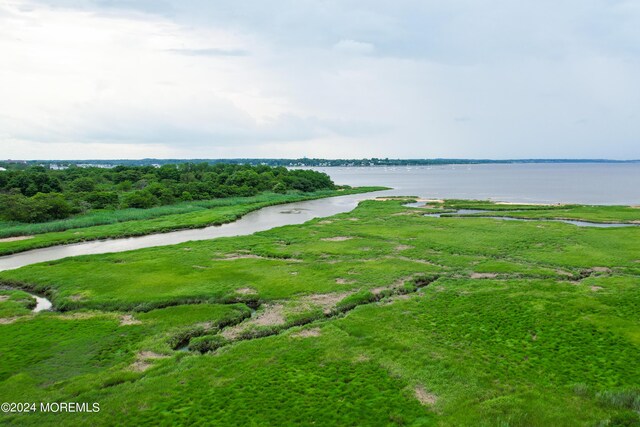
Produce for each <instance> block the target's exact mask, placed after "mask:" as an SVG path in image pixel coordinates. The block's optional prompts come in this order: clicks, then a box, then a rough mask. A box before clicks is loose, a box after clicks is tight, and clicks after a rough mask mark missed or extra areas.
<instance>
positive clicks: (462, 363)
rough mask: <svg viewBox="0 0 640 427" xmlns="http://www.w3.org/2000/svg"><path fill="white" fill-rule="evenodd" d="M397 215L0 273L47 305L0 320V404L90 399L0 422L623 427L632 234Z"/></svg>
mask: <svg viewBox="0 0 640 427" xmlns="http://www.w3.org/2000/svg"><path fill="white" fill-rule="evenodd" d="M402 204H403V202H402V201H399V200H389V201H365V202H362V203H361V204H360V205H359V207H358V208H357V209H355V210H354V211H352V212H349V213H345V214H340V215H336V216H334V217H331V218H319V219H316V220H313V221H310V222H308V223H306V224H304V225H300V226H287V227H281V228H278V229H274V230H269V231H265V232H260V233H256V234H255V235H251V236H242V237H233V238H221V239H215V240H211V241H199V242H189V243H185V244H181V245H176V246H171V247H159V248H149V249H144V250H139V251H132V252H126V253H119V254H107V255H100V256H83V257H77V258H71V259H66V260H60V261H54V262H49V263H43V264H39V265H33V266H29V267H23V268H20V269H17V270H11V271H6V272H2V273H0V281H2V282H3V283H5V284H11V285H14V286H21V287H24V288H25V289H35V290H38V291H40V292H44V293H46V294H47V295H48V296H49V297H50V298H51V299H52V300H53V302H54V305H55V306H56V307H58V308H59V309H61V310H63V311H60V312H49V313H40V314H37V315H36V314H31V313H25V312H22V313H18V314H14V315H13V316H12V318H11V320H10V321H5V322H4V323H3V324H0V354H1V355H2V357H3V364H2V368H1V369H0V395H2V396H3V397H4V398H5V400H8V401H11V400H14V401H45V402H47V401H74V402H99V403H100V407H101V410H100V412H99V413H93V414H78V413H75V414H46V413H38V414H31V415H23V414H9V415H5V416H4V417H5V418H4V419H3V421H6V422H7V423H9V424H19V425H36V424H37V425H60V423H63V424H73V425H92V426H95V425H112V424H120V425H143V424H198V423H201V424H203V423H206V424H209V425H247V424H252V423H253V424H258V425H284V424H297V425H314V424H315V425H317V424H322V425H424V426H429V425H439V426H443V425H444V426H459V425H473V426H477V425H481V426H483V425H484V426H493V425H505V426H506V425H508V426H548V425H554V426H556V425H557V426H574V425H575V426H582V425H587V426H596V425H602V426H605V425H608V426H612V425H637V424H638V423H639V422H640V418H639V417H638V411H639V410H640V390H639V388H640V387H639V386H640V371H638V369H637V366H638V365H639V364H640V356H639V354H640V312H639V311H638V309H637V307H638V306H640V288H639V287H638V286H637V285H638V283H639V280H640V256H639V255H638V254H640V229H638V228H634V227H631V228H611V229H596V228H581V227H576V226H573V225H570V224H563V223H551V222H536V221H533V222H513V221H511V222H509V221H495V220H492V219H486V218H464V219H460V218H445V217H442V218H433V217H425V216H423V213H424V212H425V209H420V208H407V207H403V206H402ZM565 209H569V210H572V214H575V215H577V216H579V215H580V213H579V212H580V210H581V209H584V207H581V206H576V207H571V208H565ZM505 213H507V214H511V213H510V212H508V211H507V212H505ZM592 213H598V212H592ZM600 214H602V215H605V214H606V215H610V216H613V214H611V212H610V210H608V209H606V208H604V207H603V212H601V213H600ZM577 219H583V220H584V219H587V218H584V217H579V218H577ZM616 220H619V218H616ZM7 302H8V301H4V302H0V308H1V307H2V304H6V303H7ZM250 307H251V308H250ZM254 309H255V311H254ZM185 348H186V349H187V350H188V349H189V348H191V349H192V350H193V351H184V350H185ZM202 352H204V354H201V353H202Z"/></svg>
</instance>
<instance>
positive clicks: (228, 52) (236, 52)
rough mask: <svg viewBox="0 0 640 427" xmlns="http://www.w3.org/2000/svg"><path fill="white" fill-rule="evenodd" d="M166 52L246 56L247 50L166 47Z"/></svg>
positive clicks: (192, 54)
mask: <svg viewBox="0 0 640 427" xmlns="http://www.w3.org/2000/svg"><path fill="white" fill-rule="evenodd" d="M167 52H173V53H178V54H181V55H191V56H247V55H249V52H248V51H246V50H242V49H215V48H210V49H167Z"/></svg>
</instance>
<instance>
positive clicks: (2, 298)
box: [0, 295, 9, 302]
mask: <svg viewBox="0 0 640 427" xmlns="http://www.w3.org/2000/svg"><path fill="white" fill-rule="evenodd" d="M5 301H9V295H0V302H5Z"/></svg>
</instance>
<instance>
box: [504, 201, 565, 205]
mask: <svg viewBox="0 0 640 427" xmlns="http://www.w3.org/2000/svg"><path fill="white" fill-rule="evenodd" d="M494 204H496V205H507V206H511V205H521V206H564V203H518V202H494Z"/></svg>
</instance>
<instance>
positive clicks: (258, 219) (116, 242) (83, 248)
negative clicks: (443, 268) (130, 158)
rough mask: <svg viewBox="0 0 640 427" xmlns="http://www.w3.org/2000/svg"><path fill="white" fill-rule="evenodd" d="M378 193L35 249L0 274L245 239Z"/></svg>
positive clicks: (3, 265) (9, 260)
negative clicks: (48, 263)
mask: <svg viewBox="0 0 640 427" xmlns="http://www.w3.org/2000/svg"><path fill="white" fill-rule="evenodd" d="M377 194H379V193H365V194H353V195H348V196H337V197H328V198H325V199H317V200H308V201H304V202H295V203H287V204H282V205H275V206H268V207H265V208H262V209H259V210H257V211H253V212H250V213H248V214H247V215H245V216H243V217H242V218H240V219H238V220H237V221H234V222H230V223H228V224H223V225H217V226H210V227H205V228H196V229H186V230H178V231H171V232H168V233H159V234H149V235H146V236H140V237H130V238H124V239H109V240H93V241H90V242H81V243H74V244H70V245H59V246H51V247H49V248H43V249H34V250H31V251H25V252H20V253H17V254H13V255H7V256H3V257H0V271H3V270H11V269H14V268H19V267H24V266H25V265H30V264H35V263H38V262H45V261H53V260H57V259H62V258H66V257H71V256H78V255H95V254H104V253H112V252H124V251H130V250H134V249H142V248H150V247H154V246H165V245H174V244H177V243H184V242H189V241H194V240H209V239H215V238H218V237H232V236H245V235H248V234H253V233H255V232H258V231H265V230H270V229H272V228H275V227H280V226H284V225H293V224H302V223H304V222H307V221H309V220H310V219H313V218H317V217H326V216H331V215H336V214H339V213H344V212H349V211H352V210H353V209H354V208H355V207H356V206H358V203H359V202H360V201H362V200H366V199H372V198H375V197H376V196H377Z"/></svg>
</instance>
